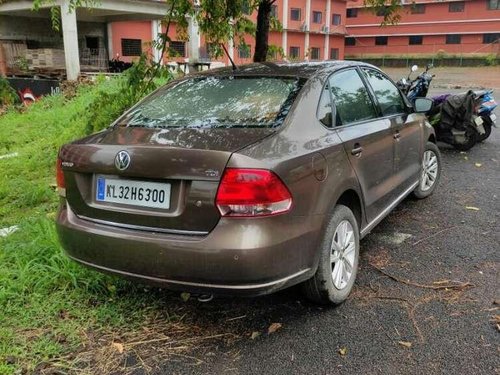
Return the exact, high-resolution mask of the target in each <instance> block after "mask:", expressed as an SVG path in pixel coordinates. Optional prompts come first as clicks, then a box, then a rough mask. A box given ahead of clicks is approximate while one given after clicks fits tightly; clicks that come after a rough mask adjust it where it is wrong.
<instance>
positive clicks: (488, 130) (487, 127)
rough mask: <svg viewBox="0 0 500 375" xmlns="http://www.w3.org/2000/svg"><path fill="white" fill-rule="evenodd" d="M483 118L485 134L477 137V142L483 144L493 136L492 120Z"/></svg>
mask: <svg viewBox="0 0 500 375" xmlns="http://www.w3.org/2000/svg"><path fill="white" fill-rule="evenodd" d="M482 118H483V127H484V134H478V135H477V141H478V142H482V141H484V140H485V139H486V138H488V137H489V136H490V134H491V125H492V124H491V119H490V117H489V116H488V117H486V116H482Z"/></svg>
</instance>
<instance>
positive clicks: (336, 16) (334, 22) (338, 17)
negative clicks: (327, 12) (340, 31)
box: [332, 14, 342, 25]
mask: <svg viewBox="0 0 500 375" xmlns="http://www.w3.org/2000/svg"><path fill="white" fill-rule="evenodd" d="M341 23H342V16H341V15H340V14H332V25H340V24H341Z"/></svg>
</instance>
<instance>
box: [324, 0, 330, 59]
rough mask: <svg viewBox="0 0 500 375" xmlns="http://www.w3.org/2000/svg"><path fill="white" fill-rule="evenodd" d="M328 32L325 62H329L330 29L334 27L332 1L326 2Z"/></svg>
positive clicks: (326, 33) (326, 35) (326, 32)
mask: <svg viewBox="0 0 500 375" xmlns="http://www.w3.org/2000/svg"><path fill="white" fill-rule="evenodd" d="M325 18H326V22H325V26H326V31H325V53H324V56H323V60H328V59H329V58H330V27H332V2H331V0H326V14H325Z"/></svg>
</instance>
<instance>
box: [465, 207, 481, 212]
mask: <svg viewBox="0 0 500 375" xmlns="http://www.w3.org/2000/svg"><path fill="white" fill-rule="evenodd" d="M465 208H466V209H467V210H472V211H479V208H477V207H474V206H465Z"/></svg>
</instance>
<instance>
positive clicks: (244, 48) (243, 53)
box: [238, 45, 250, 59]
mask: <svg viewBox="0 0 500 375" xmlns="http://www.w3.org/2000/svg"><path fill="white" fill-rule="evenodd" d="M238 57H239V58H240V59H249V58H250V46H249V45H241V46H239V47H238Z"/></svg>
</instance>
